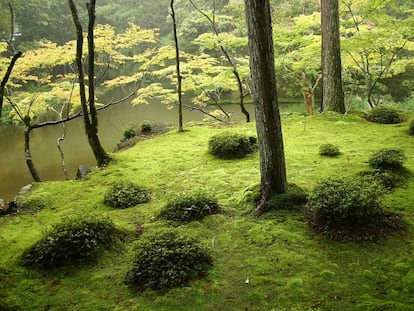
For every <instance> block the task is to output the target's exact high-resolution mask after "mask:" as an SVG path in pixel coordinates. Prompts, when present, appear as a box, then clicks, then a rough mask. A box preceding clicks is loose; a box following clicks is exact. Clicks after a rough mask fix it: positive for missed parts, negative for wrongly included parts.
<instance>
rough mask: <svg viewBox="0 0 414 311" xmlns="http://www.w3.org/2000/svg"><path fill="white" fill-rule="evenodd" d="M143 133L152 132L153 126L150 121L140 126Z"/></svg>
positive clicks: (143, 122)
mask: <svg viewBox="0 0 414 311" xmlns="http://www.w3.org/2000/svg"><path fill="white" fill-rule="evenodd" d="M140 129H141V133H143V134H149V133H151V132H152V124H151V123H150V122H148V121H142V123H141V125H140Z"/></svg>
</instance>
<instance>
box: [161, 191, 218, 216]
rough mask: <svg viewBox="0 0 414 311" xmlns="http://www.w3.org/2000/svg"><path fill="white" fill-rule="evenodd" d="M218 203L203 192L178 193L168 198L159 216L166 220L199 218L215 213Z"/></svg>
mask: <svg viewBox="0 0 414 311" xmlns="http://www.w3.org/2000/svg"><path fill="white" fill-rule="evenodd" d="M218 211H219V205H218V203H217V199H216V198H212V197H211V196H210V195H207V194H205V193H202V192H201V191H199V192H194V193H179V194H176V195H174V196H172V197H171V198H169V200H168V202H167V204H166V205H165V206H164V207H163V208H162V209H161V211H160V217H161V218H163V219H167V220H175V221H191V220H200V219H203V218H204V217H205V216H207V215H212V214H217V213H218Z"/></svg>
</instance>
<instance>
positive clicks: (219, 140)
mask: <svg viewBox="0 0 414 311" xmlns="http://www.w3.org/2000/svg"><path fill="white" fill-rule="evenodd" d="M208 150H209V152H210V154H212V155H214V156H216V157H218V158H221V159H241V158H244V157H245V156H246V155H248V154H250V153H254V152H256V151H257V139H256V137H253V136H247V135H244V134H240V133H232V132H228V131H227V132H223V133H220V134H217V135H214V136H212V137H211V138H210V140H209V142H208Z"/></svg>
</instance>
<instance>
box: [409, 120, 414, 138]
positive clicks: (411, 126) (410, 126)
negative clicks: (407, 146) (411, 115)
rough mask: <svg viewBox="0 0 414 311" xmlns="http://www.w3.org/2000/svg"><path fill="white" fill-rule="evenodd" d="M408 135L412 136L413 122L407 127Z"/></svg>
mask: <svg viewBox="0 0 414 311" xmlns="http://www.w3.org/2000/svg"><path fill="white" fill-rule="evenodd" d="M408 134H410V135H411V136H414V120H412V121H411V122H410V125H409V126H408Z"/></svg>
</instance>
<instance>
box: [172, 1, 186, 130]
mask: <svg viewBox="0 0 414 311" xmlns="http://www.w3.org/2000/svg"><path fill="white" fill-rule="evenodd" d="M170 7H171V18H172V20H173V35H174V43H175V60H176V71H177V93H178V131H179V132H183V131H184V127H183V96H182V79H183V77H182V76H181V69H180V47H179V45H178V35H177V20H176V18H175V10H174V0H171V4H170Z"/></svg>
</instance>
